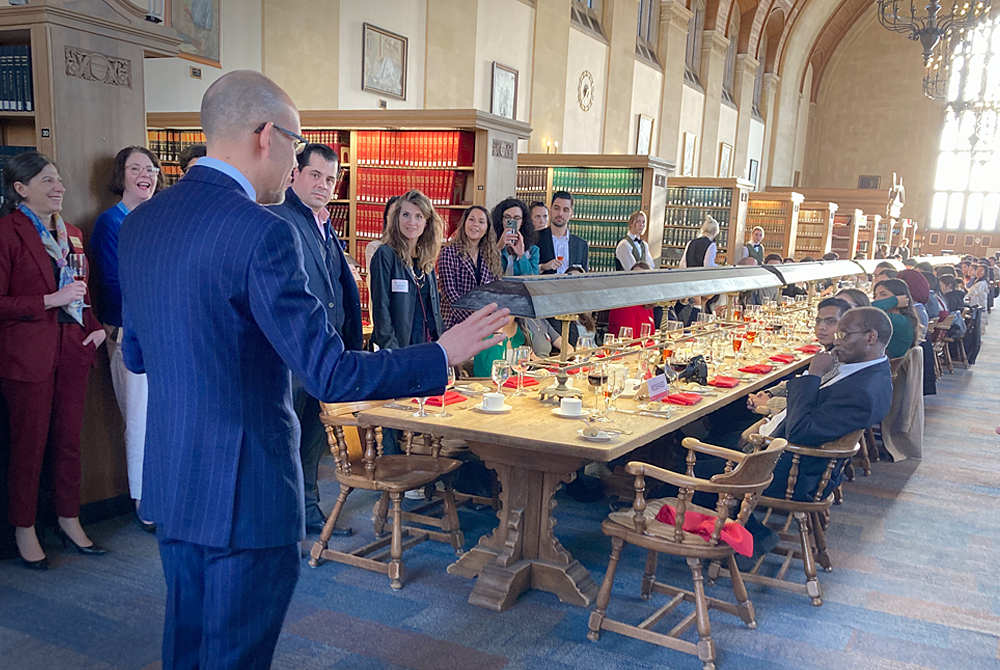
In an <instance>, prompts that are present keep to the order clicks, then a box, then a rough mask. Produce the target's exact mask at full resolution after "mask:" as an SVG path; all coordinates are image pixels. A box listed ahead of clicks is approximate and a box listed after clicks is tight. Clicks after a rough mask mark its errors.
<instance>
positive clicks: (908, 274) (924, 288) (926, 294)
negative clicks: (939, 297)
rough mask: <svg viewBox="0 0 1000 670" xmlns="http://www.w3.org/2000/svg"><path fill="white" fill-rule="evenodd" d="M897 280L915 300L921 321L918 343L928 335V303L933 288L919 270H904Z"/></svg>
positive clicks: (914, 305)
mask: <svg viewBox="0 0 1000 670" xmlns="http://www.w3.org/2000/svg"><path fill="white" fill-rule="evenodd" d="M896 279H902V280H903V281H904V282H906V286H907V287H908V288H909V289H910V297H911V298H912V299H913V309H914V310H916V312H917V319H918V320H919V321H920V333H919V334H918V335H917V342H920V341H921V340H923V339H924V336H925V335H926V333H927V324H928V322H929V320H930V319H929V317H928V310H927V302H928V301H929V300H930V299H931V287H930V285H929V284H928V283H927V279H925V278H924V275H923V274H921V273H920V271H919V270H913V269H909V270H903V271H902V272H900V273H899V274H898V275H896Z"/></svg>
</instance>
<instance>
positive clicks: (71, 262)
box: [66, 254, 90, 308]
mask: <svg viewBox="0 0 1000 670" xmlns="http://www.w3.org/2000/svg"><path fill="white" fill-rule="evenodd" d="M66 263H67V265H68V266H69V269H70V271H71V272H72V273H73V280H74V281H87V270H88V266H87V254H68V255H67V257H66ZM72 306H73V307H74V308H81V307H90V305H86V304H84V302H83V298H77V299H76V300H74V301H73V303H72Z"/></svg>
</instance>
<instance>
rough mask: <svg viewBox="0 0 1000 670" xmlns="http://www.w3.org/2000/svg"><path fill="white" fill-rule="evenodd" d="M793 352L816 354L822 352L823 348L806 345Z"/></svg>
mask: <svg viewBox="0 0 1000 670" xmlns="http://www.w3.org/2000/svg"><path fill="white" fill-rule="evenodd" d="M795 351H801V352H803V353H807V354H818V353H819V352H821V351H823V347H821V346H819V345H818V344H806V345H804V346H801V347H798V348H797V349H796V350H795Z"/></svg>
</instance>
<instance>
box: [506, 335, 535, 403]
mask: <svg viewBox="0 0 1000 670" xmlns="http://www.w3.org/2000/svg"><path fill="white" fill-rule="evenodd" d="M530 359H531V347H518V348H517V349H511V352H510V364H511V367H512V368H513V369H514V372H516V373H517V390H516V391H514V393H513V394H512V395H513V396H523V395H525V393H524V373H525V372H527V371H528V361H529V360H530Z"/></svg>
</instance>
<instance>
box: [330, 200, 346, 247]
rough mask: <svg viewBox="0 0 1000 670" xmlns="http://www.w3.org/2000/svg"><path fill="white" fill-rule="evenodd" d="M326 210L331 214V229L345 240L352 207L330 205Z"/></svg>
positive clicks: (340, 204) (339, 204)
mask: <svg viewBox="0 0 1000 670" xmlns="http://www.w3.org/2000/svg"><path fill="white" fill-rule="evenodd" d="M326 208H327V210H329V212H330V227H331V228H333V231H334V232H335V233H337V236H338V237H340V238H341V239H343V237H344V235H345V234H346V233H347V222H348V219H350V211H351V208H350V205H345V204H342V203H330V204H329V205H327V206H326Z"/></svg>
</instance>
